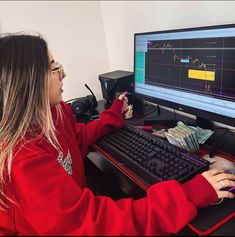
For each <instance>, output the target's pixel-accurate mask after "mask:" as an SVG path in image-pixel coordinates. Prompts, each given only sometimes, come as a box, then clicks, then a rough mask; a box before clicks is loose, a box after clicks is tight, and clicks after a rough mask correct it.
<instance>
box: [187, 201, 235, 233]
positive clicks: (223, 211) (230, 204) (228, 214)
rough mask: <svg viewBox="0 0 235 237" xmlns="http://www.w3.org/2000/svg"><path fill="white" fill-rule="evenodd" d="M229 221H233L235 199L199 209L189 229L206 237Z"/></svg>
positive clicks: (234, 217) (234, 216)
mask: <svg viewBox="0 0 235 237" xmlns="http://www.w3.org/2000/svg"><path fill="white" fill-rule="evenodd" d="M231 219H234V221H235V199H224V200H223V202H222V203H221V204H218V205H211V206H208V207H206V208H204V209H201V210H200V211H199V212H198V216H197V217H196V218H195V219H194V220H193V221H192V222H191V223H190V224H189V227H190V228H191V229H193V231H195V232H197V233H198V234H199V235H206V234H210V233H212V232H213V231H215V230H216V229H218V228H219V227H220V226H221V225H223V224H224V223H226V222H227V221H229V220H231ZM234 230H235V226H234Z"/></svg>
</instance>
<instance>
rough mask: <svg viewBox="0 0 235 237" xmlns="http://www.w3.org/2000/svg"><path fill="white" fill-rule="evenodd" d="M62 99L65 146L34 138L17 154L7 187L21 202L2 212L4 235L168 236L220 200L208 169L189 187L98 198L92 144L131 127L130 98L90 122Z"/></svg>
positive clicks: (160, 186) (171, 184)
mask: <svg viewBox="0 0 235 237" xmlns="http://www.w3.org/2000/svg"><path fill="white" fill-rule="evenodd" d="M61 105H62V108H63V111H64V114H65V116H64V123H62V121H60V120H58V116H57V115H56V112H55V110H54V109H52V113H53V118H54V120H55V126H56V129H57V138H58V140H59V143H60V145H61V149H62V152H58V151H57V150H56V149H55V148H54V147H53V146H52V145H50V144H49V143H48V142H47V141H46V140H45V139H44V140H40V141H32V140H31V141H30V142H28V143H26V145H25V146H24V147H22V148H21V149H20V151H18V152H17V153H16V154H15V155H14V160H13V163H12V171H11V181H9V182H8V184H7V190H6V192H7V194H8V195H9V196H10V197H11V198H12V199H13V201H14V202H15V203H10V202H9V209H7V211H2V210H0V235H31V236H32V235H167V234H171V233H177V232H178V231H179V230H180V229H181V228H182V227H184V226H185V225H187V224H188V223H189V222H190V221H191V220H192V219H193V218H194V217H195V216H196V215H197V208H202V207H205V206H207V205H208V204H210V203H212V202H216V201H217V195H216V193H215V191H214V190H213V188H212V186H211V185H210V184H209V183H208V182H207V181H206V180H205V179H204V178H203V176H201V175H197V176H196V177H195V178H193V179H192V180H190V181H189V182H187V183H185V184H184V185H181V184H179V183H178V182H176V181H174V180H171V181H166V182H161V183H157V184H155V185H153V186H152V187H150V188H149V189H148V191H147V195H146V198H141V199H139V200H134V199H132V198H126V199H120V200H118V201H114V200H112V199H111V198H109V197H105V196H94V194H93V193H92V191H90V190H89V189H88V188H86V182H85V174H84V167H83V158H84V157H85V156H86V155H87V153H88V152H89V151H88V149H89V145H90V144H92V143H94V142H95V141H96V140H97V139H98V138H99V137H100V136H102V135H104V134H105V133H107V132H109V131H110V130H111V129H112V128H113V127H116V128H119V127H121V126H122V125H123V123H124V117H123V115H121V108H122V105H123V102H122V101H121V100H118V99H116V100H115V101H114V103H113V105H112V107H111V108H110V109H108V110H106V111H104V112H103V113H102V114H101V116H100V119H99V120H96V121H93V122H90V123H88V124H87V125H85V124H78V123H76V120H75V119H74V117H73V114H72V111H71V109H70V107H69V106H68V105H66V104H65V103H63V102H62V103H61ZM28 136H29V135H26V136H25V138H24V139H25V140H27V137H28ZM202 194H203V195H202Z"/></svg>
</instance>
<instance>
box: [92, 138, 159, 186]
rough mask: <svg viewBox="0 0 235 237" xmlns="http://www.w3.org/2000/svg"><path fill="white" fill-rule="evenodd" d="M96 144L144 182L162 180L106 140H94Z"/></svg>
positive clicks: (152, 182) (149, 182)
mask: <svg viewBox="0 0 235 237" xmlns="http://www.w3.org/2000/svg"><path fill="white" fill-rule="evenodd" d="M96 145H97V146H98V147H99V148H100V149H101V150H103V151H104V152H106V153H107V154H109V155H110V156H111V157H112V158H114V159H115V160H117V161H119V162H120V163H122V165H124V166H125V167H127V168H128V169H129V170H131V171H132V172H133V173H134V174H136V175H137V176H139V177H140V178H141V179H143V180H144V181H145V182H146V183H148V184H150V185H152V184H154V183H157V182H160V181H162V179H161V178H159V177H157V176H156V175H154V174H152V173H150V172H149V171H148V170H146V169H145V168H144V167H142V166H140V165H139V164H138V163H136V162H135V161H133V160H132V159H131V158H130V157H129V156H128V155H126V154H125V153H123V152H122V151H120V149H118V148H116V147H114V146H113V145H110V144H109V143H106V142H102V140H100V141H98V142H96Z"/></svg>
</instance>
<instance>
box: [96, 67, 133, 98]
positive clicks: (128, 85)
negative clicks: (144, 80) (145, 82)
mask: <svg viewBox="0 0 235 237" xmlns="http://www.w3.org/2000/svg"><path fill="white" fill-rule="evenodd" d="M99 80H100V84H101V90H102V95H103V98H104V99H106V100H107V102H108V103H112V101H113V99H115V98H116V95H117V94H118V93H120V92H124V91H127V92H130V93H133V92H134V73H133V72H129V71H122V70H117V71H112V72H108V73H104V74H100V75H99Z"/></svg>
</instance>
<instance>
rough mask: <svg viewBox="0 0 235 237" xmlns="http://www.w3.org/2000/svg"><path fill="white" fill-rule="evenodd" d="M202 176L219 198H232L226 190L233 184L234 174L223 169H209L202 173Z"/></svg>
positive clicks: (234, 180)
mask: <svg viewBox="0 0 235 237" xmlns="http://www.w3.org/2000/svg"><path fill="white" fill-rule="evenodd" d="M202 176H203V177H204V178H205V179H206V180H207V181H208V182H209V183H210V184H211V185H212V187H213V188H214V189H215V192H216V194H217V196H218V199H221V198H234V197H235V195H234V194H233V193H232V192H229V191H226V190H228V188H229V187H234V186H235V175H234V174H229V173H226V172H224V171H223V170H217V169H211V170H208V171H205V172H203V173H202Z"/></svg>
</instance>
